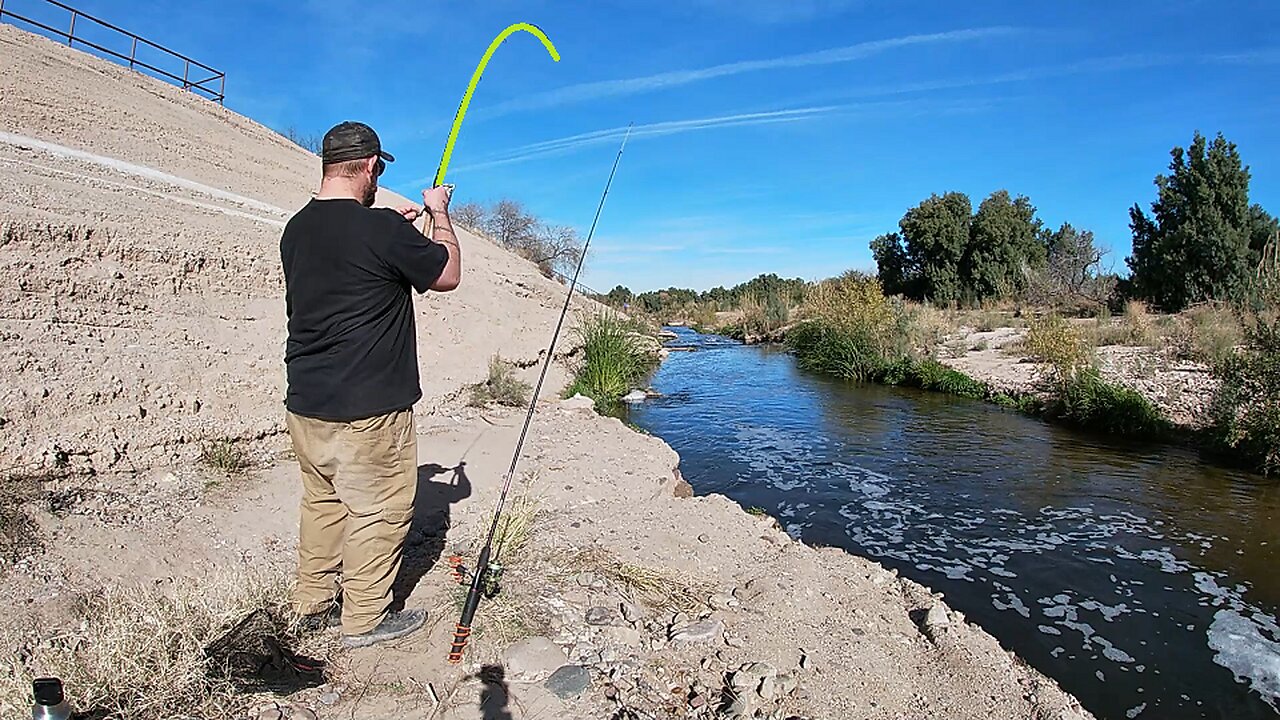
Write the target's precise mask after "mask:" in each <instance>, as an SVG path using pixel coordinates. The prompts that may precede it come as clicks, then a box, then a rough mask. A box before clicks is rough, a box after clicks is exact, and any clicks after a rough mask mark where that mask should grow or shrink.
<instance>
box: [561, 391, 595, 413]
mask: <svg viewBox="0 0 1280 720" xmlns="http://www.w3.org/2000/svg"><path fill="white" fill-rule="evenodd" d="M595 407H596V402H595V401H594V400H592V399H591V398H589V397H587V396H585V395H583V394H582V393H578V394H577V395H574V396H573V397H571V398H568V399H566V400H561V401H560V409H561V410H564V411H566V412H573V411H579V410H587V411H591V410H594V409H595Z"/></svg>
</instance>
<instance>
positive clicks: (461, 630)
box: [449, 125, 631, 665]
mask: <svg viewBox="0 0 1280 720" xmlns="http://www.w3.org/2000/svg"><path fill="white" fill-rule="evenodd" d="M630 137H631V125H628V126H627V132H626V134H625V135H623V137H622V144H621V145H620V146H618V154H617V156H615V157H614V158H613V167H612V168H611V169H610V170H609V179H608V180H607V181H605V184H604V192H603V193H601V194H600V202H599V203H598V204H597V205H596V214H595V217H593V218H592V219H591V229H590V230H588V231H587V239H586V241H585V242H584V243H583V244H582V253H581V254H580V255H578V262H577V264H576V265H575V266H574V268H573V278H572V279H571V280H570V281H569V291H568V292H567V293H565V297H564V307H562V308H561V309H560V317H559V318H558V319H557V320H556V329H555V331H554V332H553V333H552V334H551V344H550V345H548V346H547V354H546V357H545V358H543V361H542V371H541V372H540V373H538V384H537V385H536V386H535V387H534V390H533V397H532V398H531V399H530V400H529V410H528V412H526V413H525V416H524V426H523V427H522V428H521V429H520V437H519V438H518V439H517V440H516V449H515V452H514V453H512V455H511V466H510V467H509V468H508V469H507V474H506V477H505V478H504V479H503V483H502V492H501V493H500V494H499V495H498V503H497V506H496V507H495V508H494V510H493V521H492V522H491V523H490V524H489V535H488V537H487V538H486V540H485V543H484V547H483V548H482V549H481V550H480V555H479V557H478V558H477V559H476V567H475V570H474V571H472V572H471V587H470V589H469V590H468V591H467V601H466V603H465V604H464V605H463V607H462V617H461V619H460V620H458V626H457V629H456V630H455V632H454V636H453V646H452V647H451V648H450V650H449V663H450V664H453V665H456V664H458V663H459V662H461V661H462V652H463V650H465V649H466V646H467V639H468V638H469V637H470V635H471V622H472V620H474V619H475V613H476V609H477V608H478V607H479V606H480V596H481V595H482V594H485V595H490V596H492V595H493V594H496V592H497V581H498V578H499V577H500V575H501V566H499V565H498V564H497V563H490V559H489V556H490V554H491V553H492V551H493V539H494V537H495V536H496V535H497V533H498V523H499V522H500V521H501V519H502V510H503V508H504V507H505V506H506V503H507V495H508V494H509V493H510V491H511V481H512V480H513V479H514V478H515V474H516V467H517V465H519V463H520V454H521V452H522V451H523V450H524V441H525V438H526V437H527V436H528V434H529V426H530V425H531V424H532V423H533V413H534V410H536V409H537V406H538V396H539V395H540V394H541V393H542V385H543V382H544V381H545V380H546V379H547V370H548V369H549V368H550V367H551V360H552V358H553V357H554V355H555V348H556V341H557V340H559V338H560V331H561V329H563V327H564V319H565V316H567V315H568V314H569V304H570V303H571V302H572V300H573V292H574V290H576V289H577V287H578V275H579V274H581V273H582V264H583V261H584V260H586V257H587V250H588V249H589V248H590V247H591V239H592V238H593V237H595V233H596V225H597V224H598V223H599V222H600V213H601V212H603V211H604V202H605V200H606V199H607V198H608V197H609V188H610V187H612V186H613V176H614V174H615V173H617V172H618V163H619V162H621V161H622V152H623V151H624V150H626V148H627V140H628V139H629V138H630ZM499 554H501V549H499ZM450 562H451V563H452V564H453V565H454V575H455V577H457V578H458V579H459V581H461V580H463V579H464V578H465V576H466V575H465V573H466V571H465V569H464V568H462V567H461V565H459V564H458V563H460V562H461V561H460V559H459V558H454V559H451V561H450ZM495 570H496V572H495Z"/></svg>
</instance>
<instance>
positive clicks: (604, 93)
mask: <svg viewBox="0 0 1280 720" xmlns="http://www.w3.org/2000/svg"><path fill="white" fill-rule="evenodd" d="M1020 32H1022V31H1021V30H1019V29H1018V28H1012V27H987V28H971V29H966V30H950V31H948V32H940V33H929V34H922V35H906V36H903V37H896V38H888V39H885V40H872V41H869V42H864V43H858V44H857V45H849V46H847V47H839V48H831V49H828V50H818V51H816V52H808V53H801V54H799V55H785V56H782V57H776V58H769V59H767V60H741V61H738V62H731V63H724V64H721V65H712V66H711V67H705V68H695V69H690V70H671V71H668V72H663V73H657V74H655V75H645V76H642V77H633V78H623V79H620V80H601V81H597V82H589V83H581V84H578V85H569V86H567V87H562V88H559V89H556V90H550V91H547V92H541V93H535V94H533V95H526V96H523V97H519V98H513V99H511V100H508V101H506V102H504V103H499V104H497V105H495V106H494V107H493V108H491V109H489V110H487V111H486V112H484V113H483V115H484V116H485V117H489V118H492V117H497V116H499V115H507V114H510V113H513V112H517V111H521V110H532V109H535V108H547V107H553V106H556V105H565V104H569V103H576V102H585V101H587V100H596V99H599V98H605V97H616V96H619V95H635V94H638V93H645V92H653V91H655V90H665V89H668V88H673V87H678V86H681V85H688V84H690V83H696V82H702V81H704V80H711V79H714V78H720V77H728V76H731V75H741V74H743V73H750V72H759V71H762V70H776V69H779V68H794V67H807V66H812V65H834V64H837V63H847V62H852V61H854V60H861V59H863V58H866V57H870V56H872V55H878V54H880V53H883V52H886V51H888V50H895V49H897V48H904V47H911V46H915V45H935V44H939V43H961V42H973V41H976V40H985V39H988V38H994V37H1002V36H1008V35H1015V34H1018V33H1020Z"/></svg>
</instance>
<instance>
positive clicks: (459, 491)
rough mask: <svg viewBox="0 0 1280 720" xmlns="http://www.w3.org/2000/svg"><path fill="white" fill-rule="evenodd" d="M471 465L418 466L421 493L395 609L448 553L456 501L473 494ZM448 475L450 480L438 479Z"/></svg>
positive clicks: (394, 593) (395, 589)
mask: <svg viewBox="0 0 1280 720" xmlns="http://www.w3.org/2000/svg"><path fill="white" fill-rule="evenodd" d="M466 466H467V464H466V463H465V462H460V463H458V464H457V465H456V466H454V467H451V468H447V467H444V466H443V465H438V464H436V463H427V464H425V465H419V466H418V493H417V497H416V498H415V499H414V502H413V524H412V525H410V526H409V535H408V537H406V538H405V541H404V555H403V557H402V559H401V563H400V575H399V576H398V577H397V578H396V582H395V585H394V586H393V587H392V596H393V597H394V598H395V599H394V600H393V601H392V603H391V609H392V610H399V609H401V608H403V607H404V601H405V598H407V597H409V595H410V594H411V593H412V592H413V589H414V588H416V587H417V586H418V582H419V581H420V580H422V576H423V575H426V574H427V572H429V571H430V570H431V568H433V567H435V564H436V562H437V561H439V559H440V555H441V554H443V553H444V546H445V535H446V533H448V531H449V517H450V514H451V510H452V506H453V504H454V503H457V502H460V501H462V500H465V499H466V498H468V497H470V496H471V480H469V479H468V478H467V470H466ZM439 475H448V476H449V477H448V479H446V480H436V479H435V478H436V477H437V476H439Z"/></svg>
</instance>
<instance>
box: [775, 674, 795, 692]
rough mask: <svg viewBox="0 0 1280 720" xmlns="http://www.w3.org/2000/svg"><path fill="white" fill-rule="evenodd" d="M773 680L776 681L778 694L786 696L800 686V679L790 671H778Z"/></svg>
mask: <svg viewBox="0 0 1280 720" xmlns="http://www.w3.org/2000/svg"><path fill="white" fill-rule="evenodd" d="M775 680H776V681H777V683H778V696H779V697H786V696H787V695H790V694H791V693H793V692H795V690H796V688H798V687H800V681H799V680H798V679H796V676H795V675H792V674H791V673H780V674H779V675H778V677H777V678H775Z"/></svg>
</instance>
